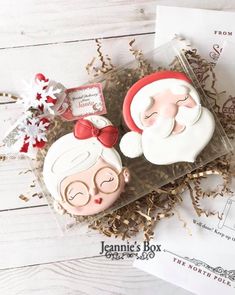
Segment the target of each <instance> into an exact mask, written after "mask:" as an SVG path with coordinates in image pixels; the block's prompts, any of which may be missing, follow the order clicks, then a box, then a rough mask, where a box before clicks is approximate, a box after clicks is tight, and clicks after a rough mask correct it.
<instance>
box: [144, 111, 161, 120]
mask: <svg viewBox="0 0 235 295" xmlns="http://www.w3.org/2000/svg"><path fill="white" fill-rule="evenodd" d="M157 114H158V112H152V113H151V114H149V115H145V117H144V118H145V119H149V118H151V117H152V116H155V115H157Z"/></svg>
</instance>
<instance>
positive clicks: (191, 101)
mask: <svg viewBox="0 0 235 295" xmlns="http://www.w3.org/2000/svg"><path fill="white" fill-rule="evenodd" d="M123 116H124V120H125V122H126V124H127V126H128V127H129V128H130V129H131V132H128V133H126V134H125V135H124V136H123V137H122V139H121V141H120V149H121V151H122V153H123V154H124V155H125V156H127V157H130V158H135V157H138V156H141V155H142V154H143V155H144V156H145V158H146V159H147V160H148V161H149V162H151V163H153V164H158V165H164V164H172V163H176V162H181V161H186V162H194V161H195V160H196V157H197V156H198V154H199V153H200V152H201V151H202V150H203V149H204V148H205V146H206V145H207V144H208V142H209V141H210V139H211V137H212V136H213V133H214V128H215V121H214V118H213V115H212V114H211V112H210V111H209V110H208V109H207V108H205V107H203V106H201V103H200V97H199V94H198V93H197V91H196V89H195V88H194V87H193V86H192V83H191V81H190V80H189V78H188V77H187V76H186V75H185V74H184V73H180V72H173V71H162V72H156V73H153V74H151V75H149V76H146V77H144V78H143V79H141V80H139V81H138V82H137V83H135V84H134V85H133V86H132V87H131V88H130V90H129V91H128V93H127V95H126V97H125V99H124V103H123Z"/></svg>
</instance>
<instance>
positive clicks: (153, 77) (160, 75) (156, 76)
mask: <svg viewBox="0 0 235 295" xmlns="http://www.w3.org/2000/svg"><path fill="white" fill-rule="evenodd" d="M162 79H179V80H183V81H186V82H189V83H192V81H191V80H190V79H189V78H188V77H187V76H186V75H185V74H184V73H181V72H174V71H161V72H156V73H153V74H150V75H148V76H146V77H144V78H142V79H140V80H139V81H137V82H136V83H135V84H133V85H132V86H131V88H130V89H129V90H128V92H127V94H126V96H125V98H124V102H123V109H122V112H123V117H124V120H125V122H126V124H127V126H128V128H129V129H130V130H132V131H135V132H138V133H142V130H141V129H139V128H138V127H137V126H136V124H135V122H134V120H133V119H132V117H131V111H130V109H131V102H132V99H133V97H134V96H135V95H136V93H137V92H138V91H139V90H140V89H141V88H142V87H144V86H146V85H148V84H150V83H152V82H155V81H158V80H162Z"/></svg>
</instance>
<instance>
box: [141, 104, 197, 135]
mask: <svg viewBox="0 0 235 295" xmlns="http://www.w3.org/2000/svg"><path fill="white" fill-rule="evenodd" d="M200 115H201V106H200V105H197V106H195V107H193V108H189V107H184V106H181V107H179V109H178V113H177V115H176V117H175V118H165V117H164V116H161V115H159V117H158V118H157V120H156V121H155V123H154V124H153V125H152V126H149V127H146V128H145V129H146V130H148V132H152V133H153V135H154V136H155V137H156V136H158V137H159V138H165V137H168V136H169V135H170V134H171V133H172V132H173V130H174V128H175V125H176V123H178V124H180V125H182V126H185V127H187V126H191V125H193V124H194V123H196V122H197V121H198V119H199V118H200Z"/></svg>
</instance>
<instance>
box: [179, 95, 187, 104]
mask: <svg viewBox="0 0 235 295" xmlns="http://www.w3.org/2000/svg"><path fill="white" fill-rule="evenodd" d="M188 97H189V96H188V95H186V96H185V98H184V99H179V100H177V102H176V104H177V103H178V102H180V101H185V100H186V99H188Z"/></svg>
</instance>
